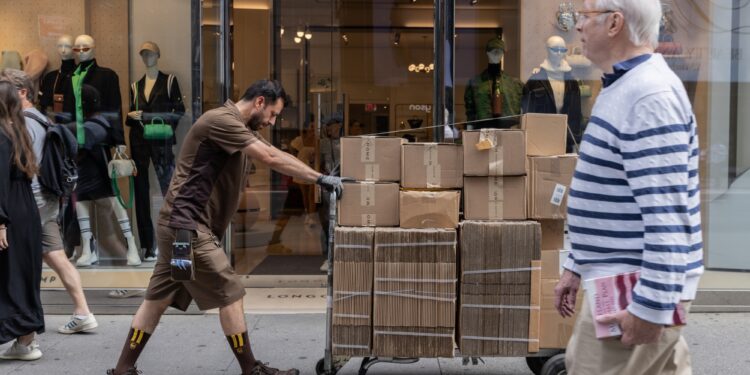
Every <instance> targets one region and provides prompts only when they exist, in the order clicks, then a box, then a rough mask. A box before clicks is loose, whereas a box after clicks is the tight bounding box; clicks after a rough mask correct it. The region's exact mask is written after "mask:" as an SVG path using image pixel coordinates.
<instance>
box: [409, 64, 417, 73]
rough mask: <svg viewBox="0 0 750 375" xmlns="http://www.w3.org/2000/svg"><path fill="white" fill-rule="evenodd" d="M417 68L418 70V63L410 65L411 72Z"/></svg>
mask: <svg viewBox="0 0 750 375" xmlns="http://www.w3.org/2000/svg"><path fill="white" fill-rule="evenodd" d="M415 70H417V66H416V65H414V64H411V65H409V71H410V72H413V71H415Z"/></svg>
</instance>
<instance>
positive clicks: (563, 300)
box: [555, 270, 581, 318]
mask: <svg viewBox="0 0 750 375" xmlns="http://www.w3.org/2000/svg"><path fill="white" fill-rule="evenodd" d="M580 286H581V277H580V276H578V275H576V274H575V273H573V272H571V271H570V270H565V272H563V274H562V276H561V277H560V281H558V282H557V285H556V286H555V308H556V309H557V312H559V313H560V316H562V317H563V318H568V317H571V316H573V315H575V313H576V296H577V295H578V288H579V287H580Z"/></svg>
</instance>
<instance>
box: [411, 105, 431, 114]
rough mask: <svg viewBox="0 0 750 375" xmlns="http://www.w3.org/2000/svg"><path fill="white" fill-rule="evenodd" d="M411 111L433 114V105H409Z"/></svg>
mask: <svg viewBox="0 0 750 375" xmlns="http://www.w3.org/2000/svg"><path fill="white" fill-rule="evenodd" d="M409 110H410V111H418V112H425V113H430V112H432V105H430V104H409Z"/></svg>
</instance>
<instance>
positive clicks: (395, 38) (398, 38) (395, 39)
mask: <svg viewBox="0 0 750 375" xmlns="http://www.w3.org/2000/svg"><path fill="white" fill-rule="evenodd" d="M399 43H401V33H396V34H395V35H394V36H393V45H394V46H397V45H398V44H399Z"/></svg>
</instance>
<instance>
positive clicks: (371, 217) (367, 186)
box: [338, 182, 399, 227]
mask: <svg viewBox="0 0 750 375" xmlns="http://www.w3.org/2000/svg"><path fill="white" fill-rule="evenodd" d="M398 191H399V188H398V184H395V183H387V182H384V183H380V182H378V183H372V182H347V183H344V194H343V195H342V196H341V201H339V203H338V221H339V225H342V226H352V227H375V226H378V227H391V226H393V227H397V226H398V199H399V197H398Z"/></svg>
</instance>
